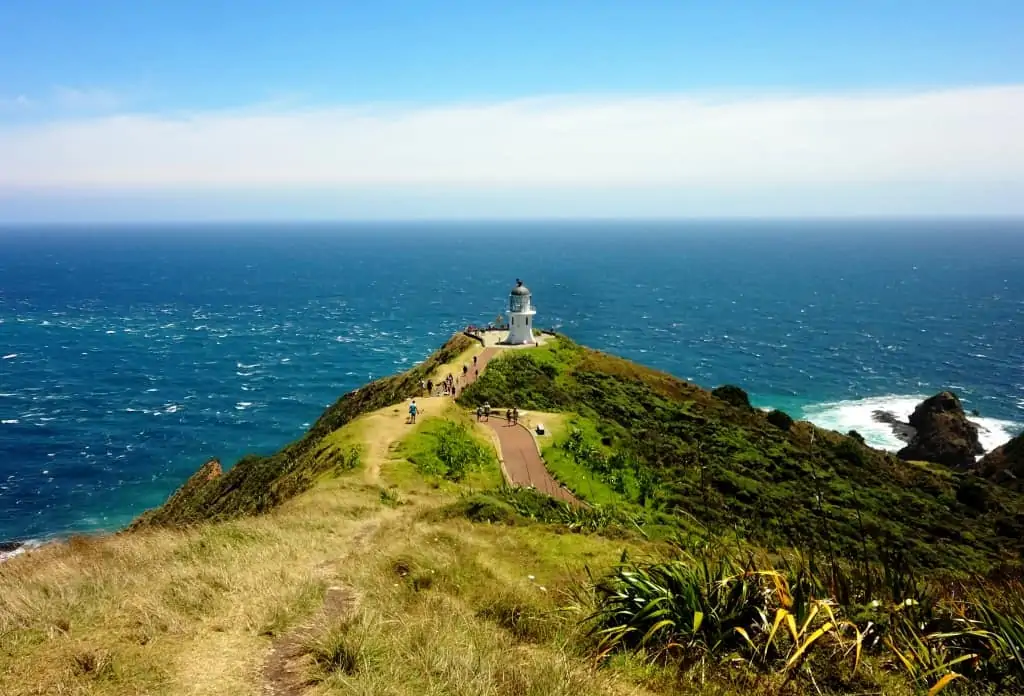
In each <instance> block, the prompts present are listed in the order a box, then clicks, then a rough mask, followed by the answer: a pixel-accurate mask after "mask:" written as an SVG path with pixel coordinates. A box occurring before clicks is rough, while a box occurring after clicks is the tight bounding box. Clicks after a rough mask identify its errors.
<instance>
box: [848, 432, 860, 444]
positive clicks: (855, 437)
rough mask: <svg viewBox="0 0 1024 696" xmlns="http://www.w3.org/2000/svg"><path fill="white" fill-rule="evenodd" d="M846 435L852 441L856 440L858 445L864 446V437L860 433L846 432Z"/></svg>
mask: <svg viewBox="0 0 1024 696" xmlns="http://www.w3.org/2000/svg"><path fill="white" fill-rule="evenodd" d="M846 434H847V436H849V437H852V438H853V439H854V440H856V441H857V442H859V443H860V444H862V445H863V444H864V436H863V435H861V434H860V433H858V432H857V431H856V430H851V431H850V432H848V433H846Z"/></svg>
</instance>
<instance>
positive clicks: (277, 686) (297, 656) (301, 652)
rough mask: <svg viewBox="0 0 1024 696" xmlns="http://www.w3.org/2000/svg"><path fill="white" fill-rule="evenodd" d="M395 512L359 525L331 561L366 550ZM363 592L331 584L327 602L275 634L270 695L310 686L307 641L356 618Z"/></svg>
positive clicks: (268, 671)
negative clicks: (386, 519)
mask: <svg viewBox="0 0 1024 696" xmlns="http://www.w3.org/2000/svg"><path fill="white" fill-rule="evenodd" d="M393 516H394V513H390V514H389V513H387V512H385V513H382V514H381V515H380V516H378V517H375V518H373V519H370V520H367V521H366V522H364V523H363V524H362V525H360V526H359V528H358V530H357V531H356V533H355V534H354V535H353V536H352V545H351V546H350V547H349V549H348V551H347V552H346V553H345V554H344V555H343V556H341V557H340V558H339V559H338V560H336V561H334V562H333V563H331V564H329V566H331V567H335V568H337V567H340V566H342V565H343V564H344V563H345V562H346V561H347V560H348V559H350V558H353V557H354V556H357V555H361V554H364V553H365V552H366V548H367V546H369V542H370V540H371V539H372V537H374V536H375V535H376V534H377V533H378V532H379V531H380V527H381V522H382V521H383V520H384V519H385V518H390V517H393ZM359 601H360V598H359V595H358V594H357V593H356V591H355V590H354V589H353V588H351V587H349V586H347V585H340V584H339V585H332V586H330V587H328V588H327V592H326V594H325V596H324V603H323V606H322V607H321V608H320V611H318V612H317V613H316V614H314V615H313V616H312V617H310V618H309V619H307V620H306V621H305V622H303V623H302V624H301V625H299V626H297V627H295V628H294V629H292V630H290V631H288V632H287V633H283V634H282V635H280V636H278V637H276V638H274V640H273V642H272V643H271V646H270V652H269V653H268V654H267V658H266V661H265V662H264V663H263V693H264V694H267V696H299V694H302V693H303V692H305V691H306V689H307V688H308V687H309V680H308V678H307V674H306V673H307V670H308V668H309V666H310V662H309V656H308V655H307V654H306V645H307V644H308V642H309V641H310V639H311V638H313V637H315V636H316V634H317V631H318V630H322V629H323V628H324V627H325V626H328V625H330V624H332V623H337V622H342V621H347V620H351V619H353V618H355V616H356V613H357V612H358V610H359Z"/></svg>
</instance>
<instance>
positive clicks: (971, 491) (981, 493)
mask: <svg viewBox="0 0 1024 696" xmlns="http://www.w3.org/2000/svg"><path fill="white" fill-rule="evenodd" d="M956 500H957V502H958V503H960V504H961V505H966V506H967V507H969V508H972V509H974V510H977V511H978V512H985V510H987V509H988V506H989V495H988V492H987V491H986V490H985V486H984V485H983V484H982V481H981V480H980V479H979V478H978V477H976V476H968V477H966V478H965V479H963V480H962V481H961V482H960V485H959V486H957V489H956Z"/></svg>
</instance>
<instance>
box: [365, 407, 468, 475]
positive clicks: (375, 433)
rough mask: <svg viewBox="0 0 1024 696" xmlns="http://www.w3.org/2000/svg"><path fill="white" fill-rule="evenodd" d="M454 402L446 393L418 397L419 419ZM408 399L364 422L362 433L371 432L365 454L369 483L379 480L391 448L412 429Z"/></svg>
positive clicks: (375, 413) (374, 413) (376, 412)
mask: <svg viewBox="0 0 1024 696" xmlns="http://www.w3.org/2000/svg"><path fill="white" fill-rule="evenodd" d="M450 403H451V399H450V398H447V397H443V396H424V397H419V398H417V399H416V406H418V407H419V419H420V421H422V419H423V418H425V417H429V416H437V415H440V414H442V413H444V410H445V409H446V408H447V407H448V404H450ZM408 420H409V402H408V401H403V402H402V403H400V404H395V405H394V406H388V407H386V408H382V409H380V410H378V411H374V412H373V413H371V414H370V415H368V416H367V417H366V420H365V422H364V423H363V424H362V425H361V429H362V430H363V432H365V433H367V434H368V436H369V437H368V438H367V439H366V441H365V445H366V448H365V449H364V450H363V452H364V454H363V456H364V457H365V466H364V469H363V471H364V477H365V480H366V482H367V483H376V482H377V481H378V480H380V468H381V466H382V465H383V464H384V462H387V461H389V460H390V459H391V447H392V445H394V444H395V443H396V442H398V441H400V440H401V439H402V438H403V437H405V436H406V434H408V433H409V431H410V430H412V428H413V426H412V425H410V424H409V422H408Z"/></svg>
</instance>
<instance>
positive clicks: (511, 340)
mask: <svg viewBox="0 0 1024 696" xmlns="http://www.w3.org/2000/svg"><path fill="white" fill-rule="evenodd" d="M536 313H537V311H536V310H535V309H534V308H533V301H532V300H531V298H530V291H529V289H527V287H526V286H525V285H523V281H521V280H519V279H516V286H515V287H514V288H512V292H511V293H509V297H508V337H507V338H506V339H505V343H508V344H513V345H527V344H531V343H536V341H534V339H533V315H534V314H536Z"/></svg>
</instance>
